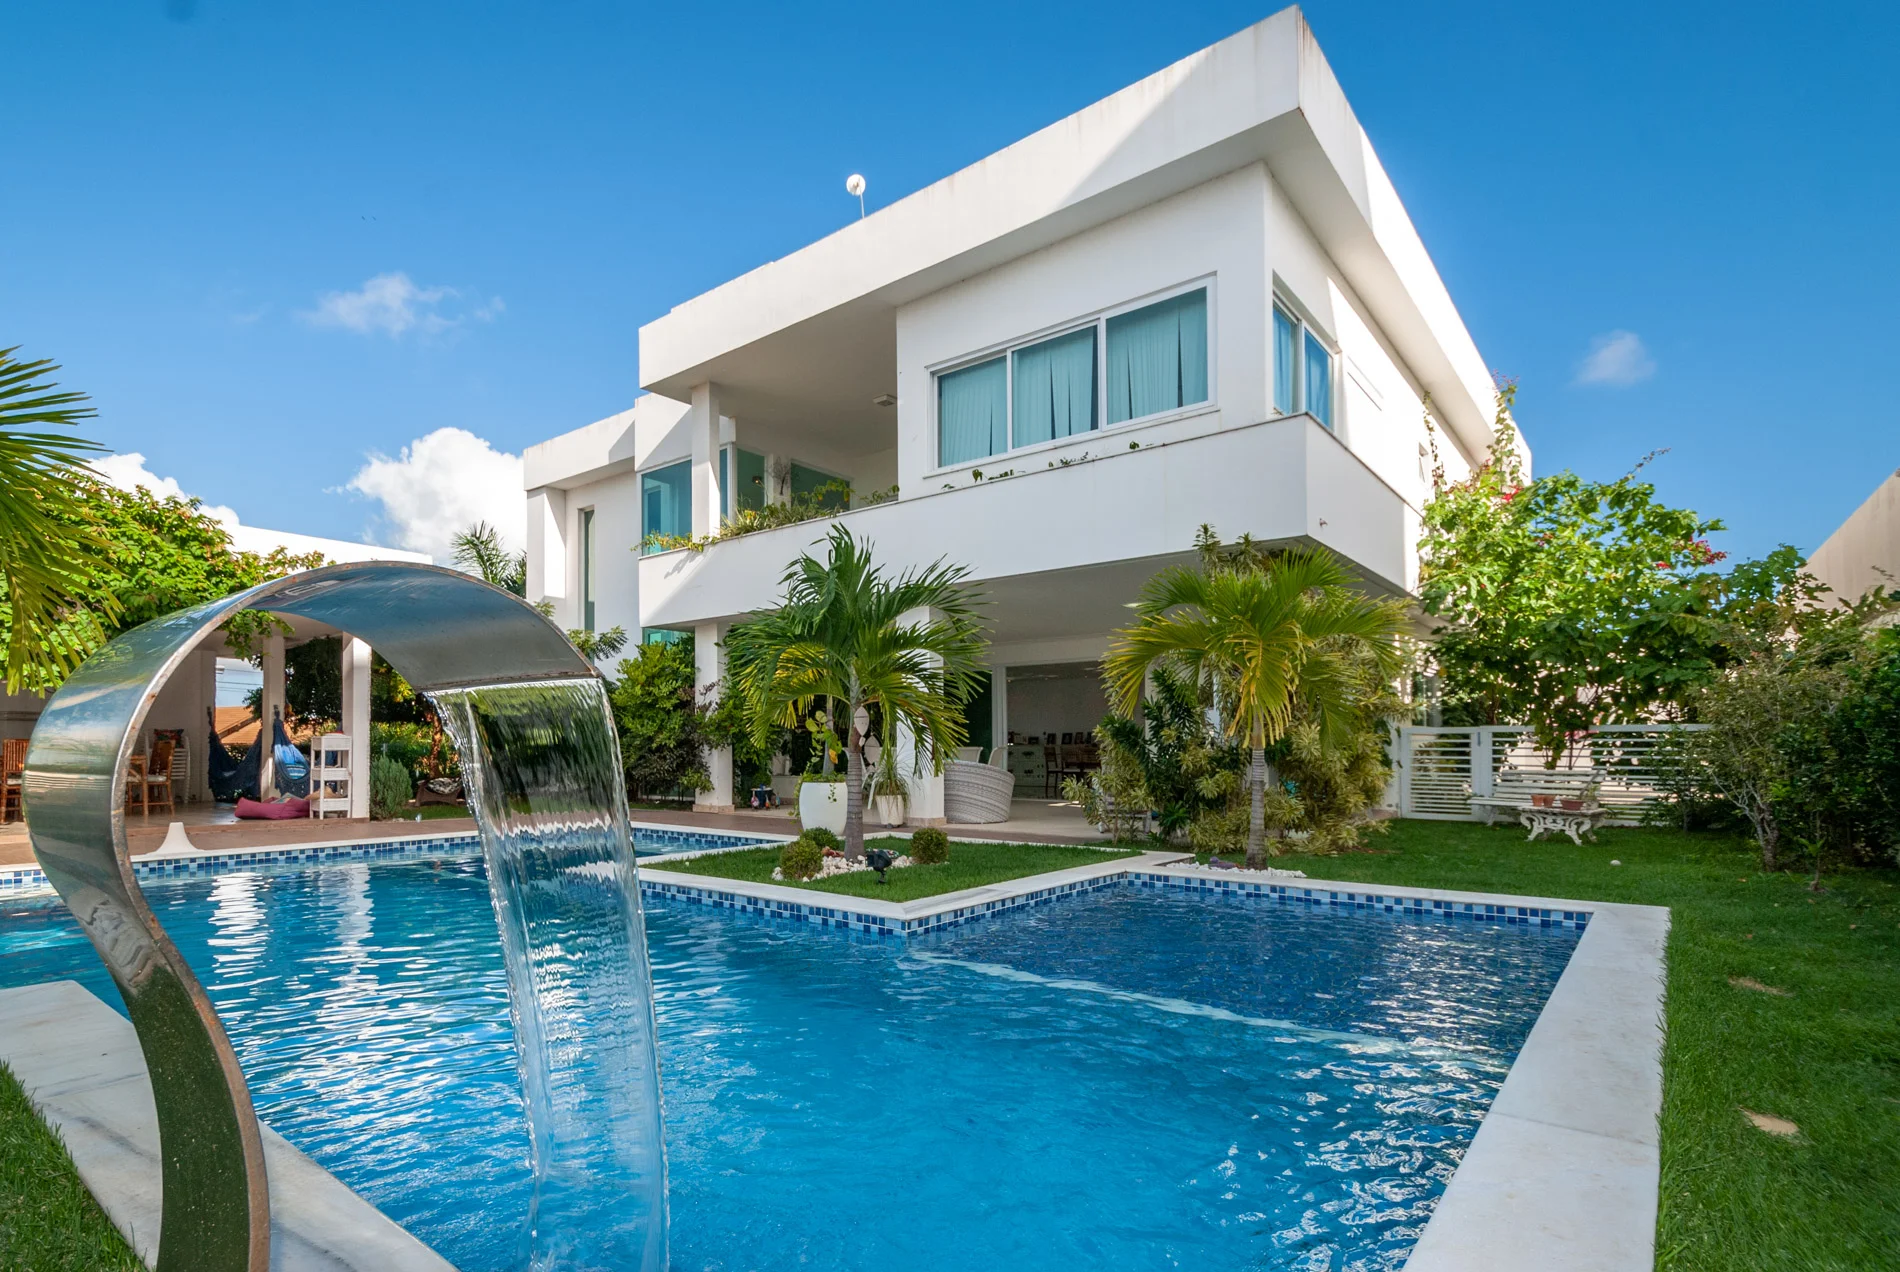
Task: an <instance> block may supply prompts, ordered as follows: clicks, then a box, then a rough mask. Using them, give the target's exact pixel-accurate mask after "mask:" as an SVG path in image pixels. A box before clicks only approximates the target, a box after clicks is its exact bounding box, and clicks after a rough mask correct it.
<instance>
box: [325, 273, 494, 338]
mask: <svg viewBox="0 0 1900 1272" xmlns="http://www.w3.org/2000/svg"><path fill="white" fill-rule="evenodd" d="M461 296H462V293H461V292H460V291H459V290H457V289H456V288H453V287H418V286H417V285H416V283H415V281H414V280H413V279H411V278H410V277H409V275H408V274H405V273H403V272H402V271H400V270H398V271H397V272H395V273H393V274H378V275H376V277H374V278H372V279H370V280H369V281H368V282H366V283H364V284H363V285H362V286H361V287H359V288H357V289H356V290H355V291H333V292H325V293H324V294H323V295H321V296H319V297H317V307H316V308H315V309H313V310H311V311H310V312H308V313H306V314H305V315H304V317H305V318H307V319H309V321H310V322H311V323H312V324H313V325H315V326H318V327H341V328H343V329H344V330H345V331H354V332H356V333H357V334H359V335H365V336H373V335H376V334H378V333H381V334H383V335H386V336H388V337H390V338H391V339H395V338H397V337H399V336H401V335H402V334H403V333H404V332H406V331H412V330H413V331H420V332H422V334H424V335H434V334H436V333H437V332H441V331H446V330H448V329H449V328H451V327H459V326H461V325H462V323H464V322H465V321H467V320H469V319H471V318H472V319H474V320H475V321H477V322H493V321H494V320H495V318H496V316H497V315H499V314H500V313H501V312H502V310H503V308H505V306H503V304H502V301H501V297H499V296H495V297H491V298H490V299H488V300H486V301H483V302H481V303H480V304H477V305H476V306H475V307H474V308H472V309H470V310H468V311H467V312H466V313H454V312H451V309H450V307H449V306H447V305H446V304H445V302H449V301H455V300H459V299H461Z"/></svg>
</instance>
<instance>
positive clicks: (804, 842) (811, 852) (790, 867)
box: [778, 831, 825, 883]
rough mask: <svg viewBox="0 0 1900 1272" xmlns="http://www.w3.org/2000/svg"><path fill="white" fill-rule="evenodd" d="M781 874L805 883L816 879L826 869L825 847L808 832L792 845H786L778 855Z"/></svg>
mask: <svg viewBox="0 0 1900 1272" xmlns="http://www.w3.org/2000/svg"><path fill="white" fill-rule="evenodd" d="M778 868H779V873H780V874H782V875H784V876H785V877H786V878H787V879H794V880H797V881H799V882H801V883H802V882H803V881H805V880H807V879H815V878H817V877H818V872H819V871H821V870H823V869H824V868H825V850H824V846H823V845H821V844H820V843H818V841H817V840H815V839H813V838H812V837H811V833H810V832H809V831H807V832H806V833H805V834H802V835H800V836H799V837H798V838H797V839H794V840H792V842H791V843H789V844H786V845H785V849H784V851H782V852H780V853H779V855H778Z"/></svg>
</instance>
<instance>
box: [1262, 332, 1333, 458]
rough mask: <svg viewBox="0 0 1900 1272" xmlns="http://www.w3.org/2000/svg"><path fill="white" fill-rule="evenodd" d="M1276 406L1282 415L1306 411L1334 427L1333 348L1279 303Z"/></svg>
mask: <svg viewBox="0 0 1900 1272" xmlns="http://www.w3.org/2000/svg"><path fill="white" fill-rule="evenodd" d="M1273 405H1274V406H1275V408H1277V409H1278V410H1279V412H1280V414H1282V415H1292V414H1294V413H1295V412H1298V411H1305V412H1306V413H1307V414H1308V415H1311V416H1312V417H1313V418H1314V419H1316V420H1318V421H1319V422H1320V423H1321V424H1324V425H1325V426H1326V427H1327V428H1331V427H1332V426H1333V355H1332V351H1331V350H1329V349H1327V347H1326V346H1325V344H1324V343H1322V342H1321V340H1320V338H1319V337H1318V336H1316V335H1314V334H1313V329H1312V328H1311V327H1308V326H1307V325H1306V324H1305V323H1303V322H1301V321H1300V320H1299V319H1298V318H1295V317H1294V316H1293V315H1292V313H1291V312H1289V311H1288V310H1287V309H1286V308H1285V307H1283V306H1281V305H1279V304H1275V305H1274V307H1273Z"/></svg>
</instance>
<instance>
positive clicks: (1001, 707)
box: [990, 667, 1009, 748]
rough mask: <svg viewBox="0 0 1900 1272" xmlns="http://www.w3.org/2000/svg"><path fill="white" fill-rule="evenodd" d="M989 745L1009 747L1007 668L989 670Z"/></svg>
mask: <svg viewBox="0 0 1900 1272" xmlns="http://www.w3.org/2000/svg"><path fill="white" fill-rule="evenodd" d="M990 745H992V746H1000V747H1005V748H1006V747H1008V746H1009V668H1007V667H991V668H990Z"/></svg>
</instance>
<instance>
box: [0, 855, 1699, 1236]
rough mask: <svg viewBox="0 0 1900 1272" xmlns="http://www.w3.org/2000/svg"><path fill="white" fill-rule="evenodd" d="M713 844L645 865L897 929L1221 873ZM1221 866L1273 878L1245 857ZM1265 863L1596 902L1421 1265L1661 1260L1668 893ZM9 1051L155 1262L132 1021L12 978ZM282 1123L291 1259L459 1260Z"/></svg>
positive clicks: (1162, 858) (154, 1219) (144, 1090)
mask: <svg viewBox="0 0 1900 1272" xmlns="http://www.w3.org/2000/svg"><path fill="white" fill-rule="evenodd" d="M303 847H304V848H305V850H308V848H309V847H310V846H309V845H304V846H303ZM707 851H711V852H720V851H732V849H710V850H707ZM697 855H700V854H699V853H679V854H672V855H670V856H669V857H668V858H657V859H653V858H650V859H646V860H643V861H642V863H641V865H640V867H639V869H640V874H641V876H642V878H643V880H644V881H646V882H647V884H648V885H649V886H651V885H653V884H664V885H668V886H670V887H673V888H688V889H692V890H695V891H698V892H701V893H703V894H705V895H706V896H707V897H708V898H718V899H719V900H720V903H721V904H732V903H735V902H738V903H750V904H761V903H762V904H765V905H768V906H770V905H777V906H784V907H800V908H810V907H811V906H813V904H814V903H815V902H817V903H822V904H823V905H824V906H825V907H828V908H830V909H833V910H836V911H840V912H843V913H845V914H847V915H853V916H860V917H862V918H863V919H867V920H875V921H877V922H878V923H879V924H880V926H882V927H884V928H887V929H895V930H896V931H898V932H902V931H907V930H917V929H919V928H921V927H923V926H925V924H926V923H927V922H928V921H929V920H930V919H932V918H933V917H937V916H953V915H954V914H955V913H956V912H958V911H977V910H985V909H990V908H995V909H999V910H1000V909H1006V908H1008V907H1009V906H1010V905H1011V904H1013V903H1021V902H1025V901H1026V900H1027V899H1028V898H1029V897H1030V896H1031V894H1040V893H1047V892H1050V891H1052V890H1062V889H1064V888H1066V887H1068V886H1070V885H1074V884H1090V883H1107V882H1109V881H1112V880H1114V879H1116V878H1118V877H1122V876H1133V875H1145V876H1151V877H1157V878H1172V879H1176V880H1190V879H1191V880H1196V881H1200V882H1203V883H1205V882H1206V881H1208V880H1209V879H1210V872H1208V871H1205V870H1199V869H1194V868H1192V867H1184V866H1182V865H1180V864H1178V863H1180V862H1181V861H1182V855H1181V854H1180V853H1178V852H1144V853H1138V854H1117V855H1114V856H1105V858H1104V860H1102V861H1101V862H1099V863H1091V864H1089V865H1086V866H1081V867H1077V868H1075V869H1072V870H1063V871H1057V872H1053V873H1049V874H1041V875H1033V876H1029V877H1026V878H1023V879H1014V880H1009V881H1006V882H1003V883H996V884H990V885H987V886H985V887H981V888H973V889H969V890H966V891H963V892H956V893H948V894H944V895H941V896H935V897H928V898H925V899H922V900H918V901H911V902H901V903H900V902H890V901H879V900H875V899H867V898H858V897H849V896H842V895H838V894H833V893H818V892H814V891H812V890H810V889H801V888H788V887H783V886H780V885H776V884H763V883H751V882H747V881H744V880H737V879H723V878H718V877H716V876H710V875H702V874H687V873H682V872H679V871H676V870H667V869H665V868H664V864H665V862H666V861H668V860H672V861H678V860H681V859H683V858H686V857H690V856H697ZM1312 864H1323V863H1321V862H1315V863H1312ZM1213 877H1214V878H1216V879H1219V880H1225V881H1231V882H1239V881H1243V880H1245V881H1256V880H1254V879H1253V877H1252V876H1248V875H1245V874H1243V873H1242V872H1225V873H1222V874H1220V875H1217V876H1213ZM1264 882H1267V883H1271V884H1274V885H1285V886H1288V887H1297V888H1299V889H1312V890H1317V891H1319V892H1321V893H1323V894H1327V895H1332V896H1335V897H1338V898H1340V899H1342V900H1348V899H1350V898H1353V897H1367V898H1371V897H1378V898H1381V899H1384V900H1386V901H1388V902H1389V901H1393V900H1399V899H1410V900H1414V901H1417V902H1421V903H1433V902H1440V903H1445V904H1447V905H1457V906H1466V905H1475V906H1480V907H1483V906H1502V907H1508V908H1512V909H1516V908H1520V907H1529V908H1534V909H1540V910H1555V911H1569V912H1572V913H1575V912H1583V913H1587V914H1588V916H1589V921H1588V924H1587V926H1586V927H1585V928H1584V931H1583V934H1582V936H1581V938H1580V939H1579V941H1578V943H1577V947H1576V949H1575V951H1574V952H1573V953H1572V955H1571V957H1570V961H1569V963H1568V964H1567V965H1566V966H1565V969H1564V972H1563V975H1562V976H1561V977H1560V978H1559V979H1558V982H1557V986H1556V988H1555V989H1554V990H1553V991H1552V992H1551V995H1550V998H1549V1000H1548V1001H1547V1002H1546V1003H1545V1005H1544V1009H1543V1011H1542V1012H1541V1013H1540V1014H1539V1016H1538V1018H1537V1022H1536V1024H1535V1025H1534V1026H1533V1027H1532V1029H1531V1032H1530V1035H1529V1037H1528V1038H1527V1039H1526V1040H1525V1043H1524V1046H1523V1049H1522V1050H1521V1051H1520V1052H1519V1054H1518V1057H1517V1059H1516V1061H1515V1062H1514V1063H1513V1064H1512V1066H1511V1070H1510V1073H1509V1074H1508V1075H1507V1076H1506V1079H1505V1082H1504V1085H1503V1088H1502V1089H1501V1090H1500V1091H1499V1093H1498V1097H1497V1099H1496V1100H1495V1101H1494V1102H1493V1104H1492V1106H1491V1109H1490V1111H1489V1112H1488V1113H1487V1114H1486V1115H1485V1118H1484V1120H1483V1122H1481V1123H1480V1125H1479V1128H1478V1132H1477V1134H1476V1136H1475V1137H1474V1139H1473V1140H1472V1143H1471V1145H1470V1147H1469V1148H1468V1149H1467V1150H1466V1152H1465V1156H1464V1159H1463V1161H1462V1163H1461V1164H1460V1165H1459V1167H1458V1169H1457V1171H1456V1172H1455V1173H1454V1175H1453V1176H1452V1179H1451V1182H1450V1184H1449V1185H1447V1187H1446V1189H1445V1192H1444V1194H1443V1196H1442V1197H1441V1198H1440V1199H1439V1202H1438V1206H1437V1208H1436V1210H1435V1212H1434V1214H1433V1217H1432V1219H1431V1221H1430V1222H1429V1223H1428V1224H1427V1225H1426V1227H1425V1230H1424V1233H1423V1235H1422V1236H1421V1238H1420V1240H1419V1243H1418V1245H1417V1247H1416V1248H1415V1249H1414V1250H1413V1252H1412V1255H1411V1258H1410V1259H1409V1260H1408V1262H1407V1263H1406V1265H1405V1266H1406V1269H1407V1272H1521V1270H1524V1269H1537V1270H1539V1272H1651V1269H1652V1268H1653V1267H1654V1259H1655V1228H1656V1208H1657V1187H1658V1184H1659V1180H1660V1173H1661V1172H1660V1146H1659V1136H1658V1126H1657V1117H1658V1115H1659V1113H1660V1111H1661V1107H1662V1043H1663V1019H1662V1011H1663V995H1664V946H1665V943H1666V941H1667V938H1668V933H1669V912H1668V911H1667V910H1666V909H1663V908H1660V907H1656V906H1640V905H1619V904H1613V903H1609V902H1601V901H1576V900H1563V899H1558V898H1548V897H1523V896H1511V895H1504V894H1497V893H1478V892H1456V891H1444V890H1438V889H1429V888H1405V887H1398V886H1395V885H1391V884H1374V883H1352V882H1339V881H1331V880H1318V879H1289V878H1287V877H1285V876H1277V877H1274V878H1271V879H1268V880H1264ZM0 1060H5V1061H6V1062H7V1064H8V1065H9V1066H11V1067H12V1068H13V1071H14V1073H15V1074H16V1075H18V1076H19V1077H20V1079H21V1081H22V1083H23V1084H25V1086H26V1088H27V1091H28V1094H29V1095H30V1096H31V1097H32V1099H33V1100H34V1102H35V1104H36V1105H37V1106H38V1107H39V1108H40V1109H41V1111H42V1112H43V1113H44V1114H45V1116H46V1117H47V1119H48V1121H49V1122H51V1123H52V1125H53V1126H54V1127H55V1128H56V1129H58V1130H59V1132H60V1135H61V1137H62V1138H63V1139H64V1140H65V1141H66V1144H67V1146H68V1148H69V1149H70V1150H71V1152H72V1154H73V1158H74V1161H75V1164H77V1165H78V1167H79V1171H80V1175H81V1177H82V1178H84V1179H85V1181H86V1183H87V1185H88V1186H89V1187H90V1188H92V1190H93V1193H94V1195H95V1196H97V1197H99V1198H100V1199H101V1202H102V1204H104V1205H105V1207H106V1211H107V1214H108V1215H109V1216H111V1218H112V1219H113V1222H114V1223H115V1224H117V1225H118V1227H119V1228H120V1230H121V1231H124V1232H125V1233H126V1234H127V1235H128V1237H129V1238H130V1239H131V1240H132V1242H133V1245H134V1248H135V1249H137V1250H138V1251H139V1252H140V1254H141V1256H142V1257H144V1258H145V1259H146V1262H147V1263H148V1264H150V1263H152V1262H153V1259H154V1256H155V1251H154V1250H153V1249H152V1247H153V1245H154V1244H155V1243H156V1240H157V1231H158V1179H159V1168H158V1131H157V1120H156V1114H155V1113H154V1111H153V1106H152V1101H151V1086H150V1081H149V1078H148V1077H147V1074H146V1070H145V1062H144V1059H143V1056H142V1054H141V1052H140V1050H139V1047H138V1042H137V1036H136V1034H134V1032H133V1030H132V1027H131V1025H130V1024H129V1023H128V1022H126V1021H125V1019H124V1018H123V1017H121V1016H120V1015H119V1014H118V1013H117V1012H115V1011H113V1010H112V1009H111V1008H109V1007H107V1006H106V1005H105V1004H104V1003H101V1002H100V1001H99V1000H98V999H96V998H94V997H93V996H92V995H91V994H90V993H88V992H87V991H86V990H84V989H83V988H81V987H80V986H78V985H77V984H75V983H74V982H71V981H64V982H52V983H50V984H47V985H38V986H30V987H27V988H24V989H15V990H7V991H0ZM265 1141H266V1158H267V1162H268V1168H269V1172H270V1176H271V1182H272V1186H271V1194H272V1210H273V1213H272V1225H273V1235H274V1246H275V1248H274V1253H273V1258H272V1266H273V1268H274V1269H279V1270H280V1272H281V1270H294V1272H306V1270H308V1272H352V1270H354V1269H370V1268H386V1269H390V1270H391V1272H408V1270H409V1269H417V1270H418V1272H420V1270H421V1269H429V1270H431V1272H438V1270H440V1269H447V1268H449V1265H448V1264H447V1263H446V1262H444V1261H442V1260H441V1259H440V1258H439V1257H438V1256H436V1255H435V1254H434V1253H433V1252H432V1251H430V1250H429V1249H428V1248H427V1247H426V1246H424V1245H423V1244H422V1243H421V1242H419V1241H417V1240H416V1239H415V1238H414V1237H412V1236H410V1235H409V1234H408V1233H407V1232H405V1231H404V1230H403V1229H401V1228H400V1227H398V1226H397V1225H396V1224H394V1223H393V1222H392V1221H390V1220H389V1219H387V1218H386V1217H384V1216H383V1215H382V1214H381V1213H380V1212H378V1211H377V1210H375V1209H374V1207H372V1206H370V1204H369V1203H368V1202H366V1201H364V1200H362V1199H361V1198H360V1197H358V1196H356V1194H354V1193H353V1192H351V1191H350V1190H349V1189H348V1188H347V1187H346V1186H345V1185H343V1184H342V1183H341V1182H340V1181H338V1180H336V1179H335V1178H334V1177H333V1176H331V1175H329V1174H328V1172H326V1171H324V1170H323V1169H322V1168H321V1167H319V1166H317V1165H316V1163H315V1162H312V1161H311V1160H310V1159H309V1158H307V1157H305V1156H304V1155H303V1154H302V1153H299V1152H298V1151H297V1150H296V1149H294V1148H292V1147H291V1146H290V1145H289V1144H287V1143H285V1142H284V1141H283V1140H282V1139H281V1138H279V1137H278V1136H277V1135H276V1134H275V1133H274V1132H272V1131H270V1130H269V1129H268V1128H266V1129H265ZM278 1251H281V1253H278Z"/></svg>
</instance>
